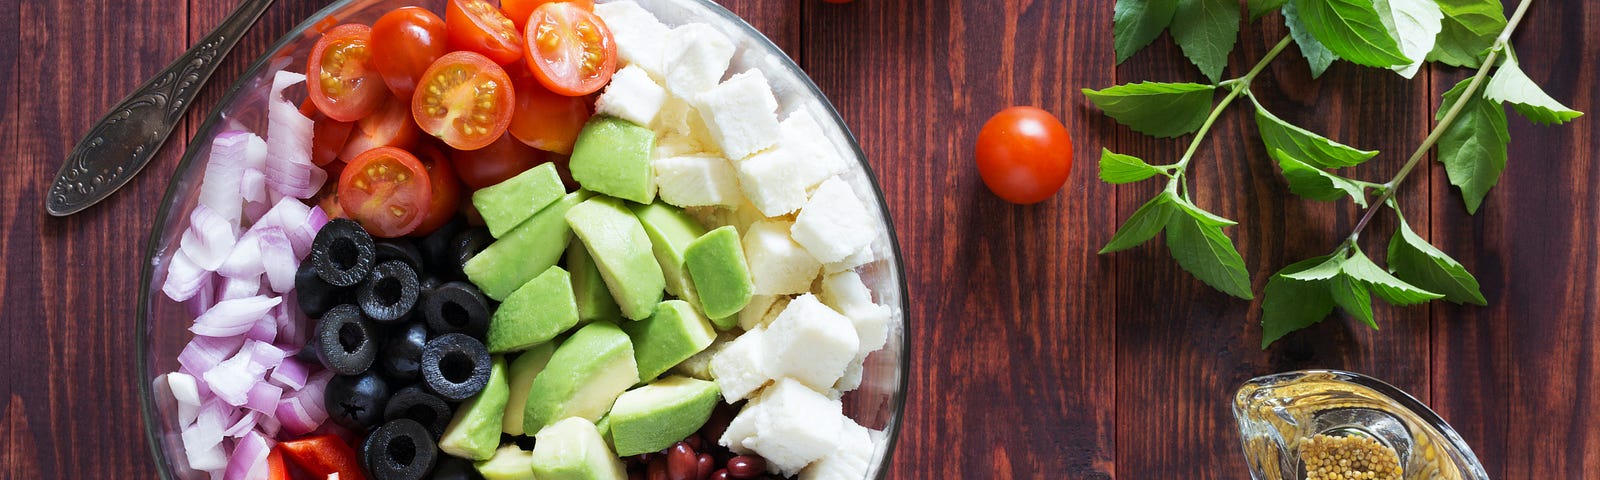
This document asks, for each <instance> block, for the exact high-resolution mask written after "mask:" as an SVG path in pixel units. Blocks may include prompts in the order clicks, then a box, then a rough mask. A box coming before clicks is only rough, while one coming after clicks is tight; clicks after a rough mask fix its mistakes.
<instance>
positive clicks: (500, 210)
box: [472, 162, 567, 238]
mask: <svg viewBox="0 0 1600 480" xmlns="http://www.w3.org/2000/svg"><path fill="white" fill-rule="evenodd" d="M566 194H567V188H566V186H565V185H562V184H561V175H560V174H557V173H556V164H554V163H549V162H547V163H545V164H542V165H539V166H537V167H533V168H530V169H528V170H526V171H523V172H522V173H519V174H517V176H515V177H511V178H510V179H507V180H506V181H503V182H500V183H497V184H494V185H491V186H488V187H485V188H482V189H480V190H478V191H476V192H472V206H473V207H477V209H478V213H479V214H481V215H483V223H484V225H486V226H488V227H489V235H493V236H494V238H500V237H501V236H503V235H505V234H506V232H509V231H511V229H512V228H516V226H517V225H521V224H522V222H523V221H524V220H527V219H528V217H532V216H533V214H535V213H539V210H540V209H543V208H544V207H545V206H546V205H549V204H551V203H554V202H555V201H556V200H559V199H561V196H562V195H566Z"/></svg>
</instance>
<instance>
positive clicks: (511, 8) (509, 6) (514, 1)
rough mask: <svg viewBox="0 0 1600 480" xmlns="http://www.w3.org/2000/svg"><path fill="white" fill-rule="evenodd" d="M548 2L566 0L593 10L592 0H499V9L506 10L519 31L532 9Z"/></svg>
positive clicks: (525, 23)
mask: <svg viewBox="0 0 1600 480" xmlns="http://www.w3.org/2000/svg"><path fill="white" fill-rule="evenodd" d="M550 2H567V3H570V4H573V5H574V6H577V7H578V8H582V9H584V10H585V11H590V12H593V11H594V0H500V10H502V11H504V12H506V16H507V17H510V18H511V23H515V24H516V25H517V31H518V32H521V31H523V30H524V29H525V28H526V27H527V26H528V17H529V16H531V15H533V11H534V10H536V9H538V8H539V6H540V5H544V4H546V3H550Z"/></svg>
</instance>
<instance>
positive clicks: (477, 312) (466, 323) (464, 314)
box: [422, 282, 491, 340]
mask: <svg viewBox="0 0 1600 480" xmlns="http://www.w3.org/2000/svg"><path fill="white" fill-rule="evenodd" d="M490 315H491V312H490V311H489V299H488V298H487V297H484V296H483V292H481V291H478V288H477V287H474V286H472V284H470V283H467V282H450V283H446V284H444V285H440V286H439V288H435V289H433V290H429V291H428V293H427V295H424V296H423V298H422V318H423V320H426V321H427V322H428V328H430V329H433V331H434V333H439V334H446V333H462V334H466V335H467V336H470V337H472V338H476V339H479V340H483V339H484V338H485V336H486V335H488V334H489V316H490Z"/></svg>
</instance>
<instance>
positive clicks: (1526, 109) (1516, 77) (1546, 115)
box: [1483, 55, 1583, 125]
mask: <svg viewBox="0 0 1600 480" xmlns="http://www.w3.org/2000/svg"><path fill="white" fill-rule="evenodd" d="M1483 96H1484V97H1487V98H1488V99H1490V100H1494V101H1497V102H1507V103H1510V104H1511V107H1512V108H1515V109H1516V110H1517V113H1520V114H1522V116H1524V117H1527V118H1528V120H1532V121H1533V122H1534V123H1538V124H1540V125H1551V124H1562V123H1567V122H1569V121H1571V120H1572V119H1574V118H1578V117H1581V116H1583V112H1579V111H1577V110H1573V109H1571V108H1567V106H1566V105H1562V104H1561V102H1558V101H1556V99H1554V98H1550V94H1547V93H1544V89H1542V88H1539V84H1537V83H1534V82H1533V79H1531V78H1528V74H1526V73H1523V72H1522V67H1521V66H1520V65H1518V64H1517V57H1516V56H1515V55H1507V56H1506V61H1505V63H1501V64H1500V69H1499V70H1496V71H1495V72H1494V77H1492V78H1490V79H1489V85H1488V86H1485V87H1483Z"/></svg>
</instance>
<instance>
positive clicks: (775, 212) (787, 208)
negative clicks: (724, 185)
mask: <svg viewBox="0 0 1600 480" xmlns="http://www.w3.org/2000/svg"><path fill="white" fill-rule="evenodd" d="M738 163H739V188H740V189H742V190H744V194H745V197H747V198H749V199H750V203H752V204H754V205H755V206H756V209H758V210H760V211H761V214H762V215H765V216H768V217H779V216H783V215H788V214H790V213H793V212H794V211H795V210H799V209H800V207H803V206H805V204H806V184H805V181H804V180H802V176H803V175H802V167H803V165H802V164H801V163H800V157H798V156H796V155H794V152H791V151H789V150H787V149H784V148H774V149H771V150H767V151H765V152H761V153H758V154H755V155H753V156H751V157H750V158H747V159H745V160H744V161H742V162H738Z"/></svg>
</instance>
